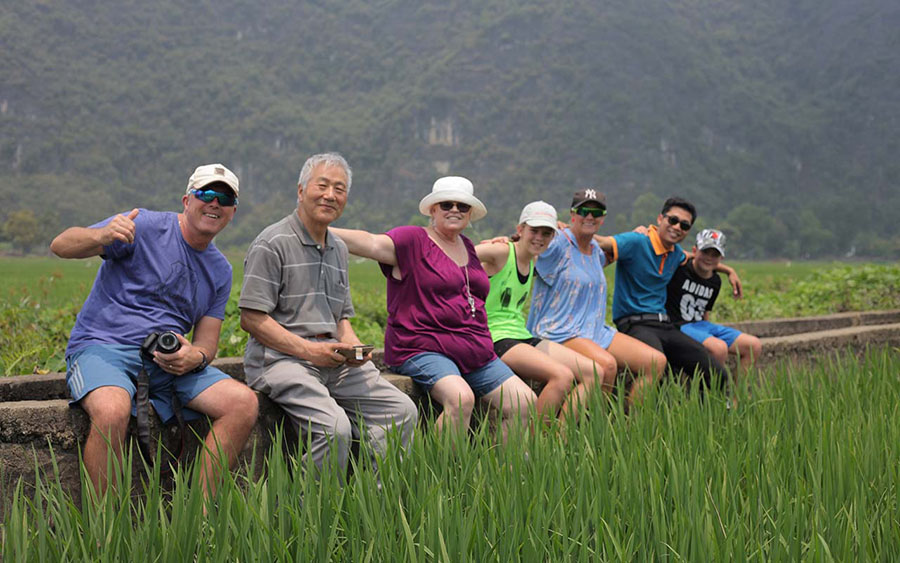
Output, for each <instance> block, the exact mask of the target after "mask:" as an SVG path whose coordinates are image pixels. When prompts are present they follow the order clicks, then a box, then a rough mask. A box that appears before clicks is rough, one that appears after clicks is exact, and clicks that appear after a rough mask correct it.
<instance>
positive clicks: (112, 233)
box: [100, 208, 140, 246]
mask: <svg viewBox="0 0 900 563" xmlns="http://www.w3.org/2000/svg"><path fill="white" fill-rule="evenodd" d="M139 212H140V210H139V209H137V208H135V209H132V210H131V211H130V212H129V213H128V214H125V213H122V214H121V215H116V216H115V217H113V218H112V220H111V221H110V222H109V223H107V225H106V226H105V227H103V230H102V233H101V235H100V243H101V244H102V245H103V246H109V245H110V244H112V243H113V242H115V241H117V240H118V241H122V242H124V243H126V244H131V243H133V242H134V232H135V225H134V219H135V218H136V217H137V216H138V213H139Z"/></svg>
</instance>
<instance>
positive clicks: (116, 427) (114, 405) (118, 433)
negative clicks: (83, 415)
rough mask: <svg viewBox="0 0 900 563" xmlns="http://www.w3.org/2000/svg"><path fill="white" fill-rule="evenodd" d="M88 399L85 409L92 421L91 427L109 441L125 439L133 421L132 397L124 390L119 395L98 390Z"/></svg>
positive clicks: (84, 404) (85, 402) (84, 405)
mask: <svg viewBox="0 0 900 563" xmlns="http://www.w3.org/2000/svg"><path fill="white" fill-rule="evenodd" d="M93 394H94V396H93V397H91V396H88V397H86V398H85V399H86V400H85V401H84V403H83V405H82V406H83V407H84V408H85V410H86V411H87V413H88V416H89V417H90V419H91V426H92V427H93V428H96V429H97V430H98V431H99V432H101V433H102V434H103V435H104V436H106V437H107V438H109V439H119V440H121V439H124V436H125V432H126V431H127V430H128V423H129V422H130V421H131V397H130V396H129V395H128V393H127V392H124V390H123V391H122V392H121V393H119V392H116V391H112V392H110V391H109V390H106V389H104V390H102V391H101V390H97V391H94V392H93Z"/></svg>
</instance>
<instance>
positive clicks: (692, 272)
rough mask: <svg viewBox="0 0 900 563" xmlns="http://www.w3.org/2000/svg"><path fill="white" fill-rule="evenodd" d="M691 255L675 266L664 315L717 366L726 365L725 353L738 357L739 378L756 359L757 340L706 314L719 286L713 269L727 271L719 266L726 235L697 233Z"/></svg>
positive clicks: (717, 232)
mask: <svg viewBox="0 0 900 563" xmlns="http://www.w3.org/2000/svg"><path fill="white" fill-rule="evenodd" d="M693 255H694V256H693V258H691V259H690V260H688V261H687V262H686V263H685V264H683V265H681V266H679V267H678V269H677V270H676V271H675V274H674V275H673V276H672V280H671V281H670V282H669V285H668V287H667V292H668V295H667V297H666V312H667V313H668V315H669V318H670V319H672V321H673V322H674V323H675V324H676V325H678V326H680V327H681V331H682V332H684V333H685V334H687V335H688V336H690V337H691V338H693V339H694V340H696V341H697V342H701V343H702V344H703V346H704V348H706V350H707V351H708V352H709V354H710V355H711V356H712V357H713V358H715V359H716V360H718V361H719V362H720V363H722V364H725V360H726V359H727V357H728V354H735V355H737V356H738V375H740V374H742V373H743V372H745V371H746V370H747V369H749V368H750V367H751V366H752V365H753V360H754V359H755V358H757V357H759V354H760V353H761V351H762V345H761V344H760V341H759V338H757V337H755V336H753V335H752V334H745V333H743V332H741V331H739V330H736V329H733V328H731V327H727V326H723V325H719V324H715V323H711V322H709V312H710V311H711V310H712V308H713V305H714V304H715V302H716V297H718V296H719V289H720V288H721V287H722V280H721V279H719V276H718V275H716V268H717V267H719V268H720V269H726V268H728V267H727V266H725V265H724V264H721V261H722V258H724V257H725V235H724V234H722V231H718V230H716V229H704V230H703V231H701V232H700V233H698V234H697V244H696V246H694V249H693ZM726 273H727V271H726Z"/></svg>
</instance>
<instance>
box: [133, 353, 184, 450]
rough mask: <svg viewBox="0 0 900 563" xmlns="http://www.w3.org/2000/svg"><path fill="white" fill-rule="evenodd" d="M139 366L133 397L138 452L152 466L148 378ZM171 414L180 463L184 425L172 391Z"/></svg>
mask: <svg viewBox="0 0 900 563" xmlns="http://www.w3.org/2000/svg"><path fill="white" fill-rule="evenodd" d="M141 364H142V365H141V370H140V371H139V372H138V375H137V392H136V393H135V395H134V402H135V410H136V411H137V416H136V417H135V418H136V419H137V439H138V450H140V452H141V455H142V456H144V460H145V461H146V462H147V464H148V465H151V466H152V465H153V459H154V456H153V452H152V451H151V449H150V376H149V375H148V374H147V370H146V369H144V366H143V362H141ZM172 412H174V413H175V421H176V422H177V423H178V435H179V440H180V442H181V445H180V447H179V449H178V455H177V456H176V458H175V459H176V461H180V460H181V456H182V455H183V454H184V437H185V423H184V413H183V412H182V407H181V401H179V400H178V395H177V394H175V392H174V391H173V392H172Z"/></svg>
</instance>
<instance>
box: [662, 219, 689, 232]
mask: <svg viewBox="0 0 900 563" xmlns="http://www.w3.org/2000/svg"><path fill="white" fill-rule="evenodd" d="M663 217H665V218H666V219H667V220H668V221H669V224H670V225H672V226H673V227H674V226H675V225H680V226H681V230H682V231H685V232H687V231H690V230H691V224H690V223H688V222H687V221H682V220H681V219H679V218H678V217H676V216H674V215H663Z"/></svg>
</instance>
